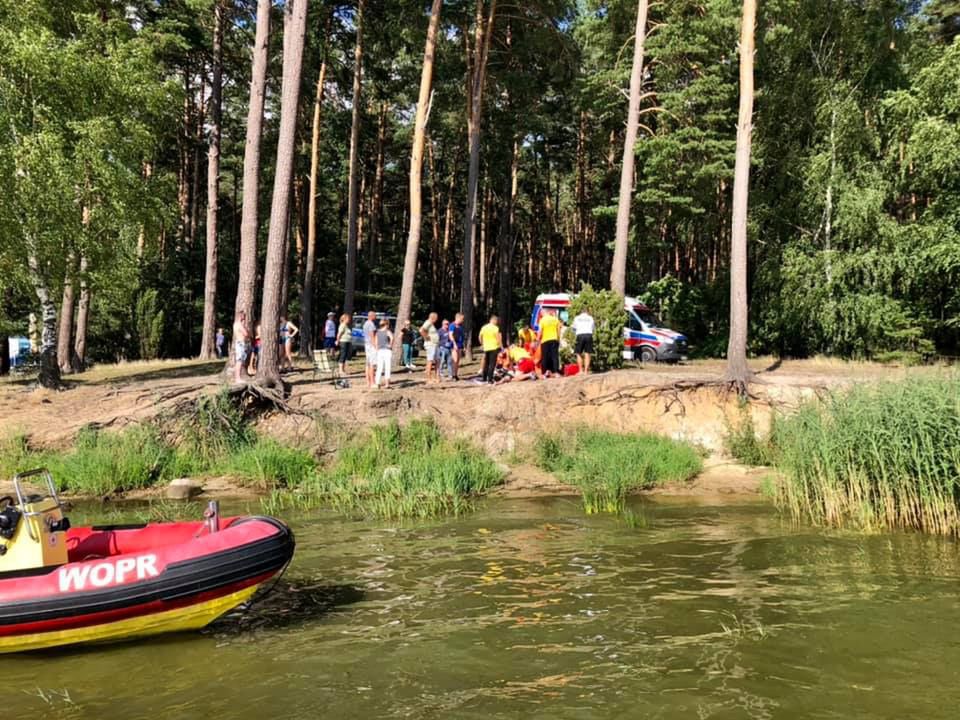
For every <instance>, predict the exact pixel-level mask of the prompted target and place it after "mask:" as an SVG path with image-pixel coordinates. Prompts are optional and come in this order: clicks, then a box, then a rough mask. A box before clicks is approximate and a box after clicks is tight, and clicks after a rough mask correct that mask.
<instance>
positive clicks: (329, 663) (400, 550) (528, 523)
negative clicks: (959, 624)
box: [0, 501, 960, 720]
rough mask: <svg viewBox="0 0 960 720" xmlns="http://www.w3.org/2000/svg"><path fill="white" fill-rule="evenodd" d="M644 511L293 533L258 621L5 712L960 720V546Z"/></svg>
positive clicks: (32, 669) (43, 665) (86, 660)
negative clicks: (958, 716)
mask: <svg viewBox="0 0 960 720" xmlns="http://www.w3.org/2000/svg"><path fill="white" fill-rule="evenodd" d="M643 513H644V515H645V517H646V518H647V521H646V523H645V525H644V526H643V527H640V528H631V527H628V526H627V525H626V524H624V523H622V522H618V521H617V520H616V519H612V518H607V517H584V516H583V515H581V514H580V512H579V509H578V508H577V507H576V506H575V505H573V504H570V503H568V502H565V501H517V502H506V501H499V502H496V503H491V504H489V505H487V506H486V507H484V508H482V509H481V511H480V512H478V513H477V514H475V515H472V516H469V517H467V518H463V519H459V520H456V521H438V522H430V523H422V524H408V525H394V524H382V523H375V524H365V523H357V522H347V521H343V520H340V519H338V518H336V517H333V516H330V515H312V516H308V517H301V518H292V521H293V524H294V528H295V530H296V533H297V538H298V542H299V546H298V552H297V557H296V559H295V562H294V564H293V565H292V566H291V568H290V570H289V571H288V574H287V576H286V577H285V578H284V580H283V581H282V582H281V584H280V585H278V587H277V588H276V590H275V591H274V592H273V593H272V594H271V595H270V596H268V597H267V599H266V600H265V601H264V602H263V603H262V604H260V605H258V606H255V607H254V608H253V609H252V610H250V611H249V612H248V613H246V614H243V615H240V616H236V617H229V618H225V619H223V620H221V621H220V622H218V623H217V624H216V625H215V626H213V627H211V628H210V629H208V630H207V631H206V632H204V633H198V634H193V635H188V636H177V637H170V638H165V639H158V640H156V641H151V642H149V643H142V644H139V645H123V646H112V647H111V648H108V649H95V650H92V651H91V650H87V651H83V652H79V653H77V652H65V653H59V654H55V655H49V654H48V655H46V656H44V657H42V658H37V657H33V656H31V657H25V658H18V659H10V658H4V659H0V671H2V672H4V676H5V679H6V681H7V682H8V683H11V687H16V688H21V689H23V690H27V689H31V692H32V688H33V687H35V686H38V685H39V689H40V690H41V691H42V693H43V697H41V696H40V695H39V694H37V693H33V694H29V693H27V692H20V693H19V694H18V695H17V700H16V702H15V703H14V707H17V708H19V709H23V710H26V711H33V712H37V711H39V712H42V713H43V714H44V717H53V718H56V717H99V718H105V719H106V720H112V719H113V718H118V719H119V718H124V720H126V719H127V718H141V717H142V718H151V719H155V718H157V717H187V718H190V717H197V718H200V717H203V718H206V717H208V716H209V715H210V714H211V713H212V712H217V713H218V714H220V715H222V716H223V717H225V718H260V717H263V716H264V714H267V715H269V716H270V717H278V718H287V717H290V718H293V717H316V716H318V714H320V715H323V716H324V717H331V718H347V719H349V718H372V717H378V718H392V717H397V718H400V717H402V718H435V717H445V718H446V717H450V718H483V719H484V720H490V719H491V718H541V717H542V718H551V720H555V719H557V718H613V717H624V718H634V717H635V718H723V719H726V718H757V719H762V718H778V719H779V718H817V717H822V718H828V717H830V718H877V717H890V718H893V717H906V716H910V717H923V718H932V719H933V720H940V719H941V718H944V719H945V718H948V717H949V718H952V717H953V716H954V715H955V712H954V710H953V707H954V706H955V704H956V702H955V701H956V700H958V699H960V696H958V695H960V693H958V691H957V690H955V689H954V688H955V687H956V683H955V681H954V674H953V670H952V668H953V667H956V666H957V664H958V663H960V643H957V642H956V638H955V635H954V633H953V632H952V630H951V628H952V627H953V618H955V617H956V615H957V610H958V609H960V608H958V604H960V603H958V599H957V593H956V587H957V582H956V580H957V577H958V576H960V565H958V559H957V553H956V546H955V544H954V543H952V542H949V541H945V540H942V539H930V538H922V537H919V536H914V535H895V536H856V535H850V534H843V533H819V532H813V531H811V530H809V529H805V528H798V527H794V526H792V525H790V524H788V523H784V522H783V521H782V520H781V519H780V518H779V517H778V516H776V515H775V514H773V513H772V512H771V511H770V510H769V509H768V508H766V507H763V506H748V507H739V508H730V507H728V508H710V507H695V506H689V505H685V506H676V505H651V506H647V507H645V508H644V509H643ZM118 675H122V677H123V678H124V682H123V683H117V682H116V677H117V676H118ZM40 678H42V679H43V680H42V682H39V683H38V679H40ZM54 690H57V691H58V692H59V691H61V690H66V691H67V693H68V694H69V703H67V702H66V701H65V700H63V699H59V698H62V697H63V696H62V695H57V694H56V693H54V692H53V691H54ZM44 698H46V699H44Z"/></svg>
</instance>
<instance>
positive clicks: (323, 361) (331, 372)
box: [313, 350, 349, 388]
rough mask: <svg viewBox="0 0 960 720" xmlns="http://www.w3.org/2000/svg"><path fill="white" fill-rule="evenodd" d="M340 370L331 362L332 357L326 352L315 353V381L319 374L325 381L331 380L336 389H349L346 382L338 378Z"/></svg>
mask: <svg viewBox="0 0 960 720" xmlns="http://www.w3.org/2000/svg"><path fill="white" fill-rule="evenodd" d="M338 372H339V368H338V367H337V366H336V365H335V364H333V363H332V362H330V356H329V355H328V354H327V351H326V350H314V351H313V379H314V380H316V379H317V373H320V374H321V375H322V376H323V378H324V379H325V380H327V379H329V380H330V382H331V383H332V384H333V386H334V387H335V388H343V387H349V386H348V385H347V384H346V381H345V380H340V379H339V378H338V377H337V374H338Z"/></svg>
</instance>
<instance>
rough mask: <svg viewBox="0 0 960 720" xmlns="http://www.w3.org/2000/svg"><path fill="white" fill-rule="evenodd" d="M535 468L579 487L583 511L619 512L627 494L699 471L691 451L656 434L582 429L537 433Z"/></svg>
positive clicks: (700, 464) (697, 463)
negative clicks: (539, 434)
mask: <svg viewBox="0 0 960 720" xmlns="http://www.w3.org/2000/svg"><path fill="white" fill-rule="evenodd" d="M536 452H537V460H536V461H537V465H539V466H540V467H541V468H543V469H544V470H547V471H549V472H552V473H555V474H556V475H557V476H558V477H559V478H560V479H561V480H563V481H564V482H566V483H568V484H570V485H575V486H576V487H578V488H580V491H581V493H582V494H583V506H584V509H585V510H586V512H587V513H597V512H622V511H623V509H624V508H625V507H626V499H627V495H629V494H630V493H631V492H632V491H635V490H647V489H650V488H652V487H654V486H656V485H660V484H663V483H668V482H680V481H683V480H689V479H690V478H692V477H693V476H695V475H696V474H697V473H699V472H700V470H701V469H702V468H703V463H702V461H701V459H700V455H699V454H698V453H697V451H696V449H695V448H694V447H693V446H691V445H688V444H687V443H682V442H678V441H676V440H671V439H670V438H665V437H660V436H658V435H646V434H644V435H621V434H617V433H611V432H603V431H599V430H588V429H584V428H580V429H576V430H571V431H569V432H561V433H554V434H544V435H541V436H540V438H539V439H538V441H537V446H536Z"/></svg>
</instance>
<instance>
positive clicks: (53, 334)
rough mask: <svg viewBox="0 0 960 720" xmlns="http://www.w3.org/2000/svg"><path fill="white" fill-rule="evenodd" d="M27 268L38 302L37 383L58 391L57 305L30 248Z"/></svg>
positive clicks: (59, 384)
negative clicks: (38, 370)
mask: <svg viewBox="0 0 960 720" xmlns="http://www.w3.org/2000/svg"><path fill="white" fill-rule="evenodd" d="M27 242H28V243H29V244H30V245H31V246H32V241H30V240H29V239H28V241H27ZM27 267H28V269H29V270H30V280H31V282H32V284H33V289H34V292H36V294H37V299H38V300H39V301H40V314H41V325H40V375H39V377H38V378H37V381H38V382H39V383H40V386H41V387H45V388H51V389H54V390H59V389H60V387H61V383H60V366H59V365H58V364H57V305H56V303H54V301H53V298H52V297H51V295H50V287H49V285H48V284H47V281H46V278H44V276H43V273H42V270H41V268H40V262H39V261H38V260H37V255H36V252H34V250H33V248H32V247H30V250H29V252H28V255H27Z"/></svg>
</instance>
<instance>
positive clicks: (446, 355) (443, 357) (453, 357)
mask: <svg viewBox="0 0 960 720" xmlns="http://www.w3.org/2000/svg"><path fill="white" fill-rule="evenodd" d="M438 323H439V325H438ZM409 325H410V323H409V322H408V323H405V328H406V329H408V331H409V333H408V336H405V337H403V338H402V339H403V340H404V342H406V340H407V339H409V340H410V344H409V349H408V350H406V349H405V351H404V353H405V356H406V355H407V354H409V357H410V359H411V360H412V357H413V343H414V341H415V340H416V336H414V335H413V331H412V330H410V329H409ZM420 337H421V338H423V352H424V355H426V361H427V366H426V380H427V382H428V383H439V382H440V381H441V380H442V379H443V378H444V377H446V378H447V379H448V380H459V379H460V363H461V362H462V360H463V353H464V348H465V347H466V335H465V333H464V328H463V314H462V313H457V314H456V315H455V316H454V318H453V322H451V321H449V320H444V321H443V322H440V316H439V315H438V314H437V313H435V312H431V313H430V314H429V315H428V316H427V319H426V321H425V322H424V323H423V325H421V326H420ZM412 367H413V366H412V364H411V365H408V366H407V368H408V369H412Z"/></svg>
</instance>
